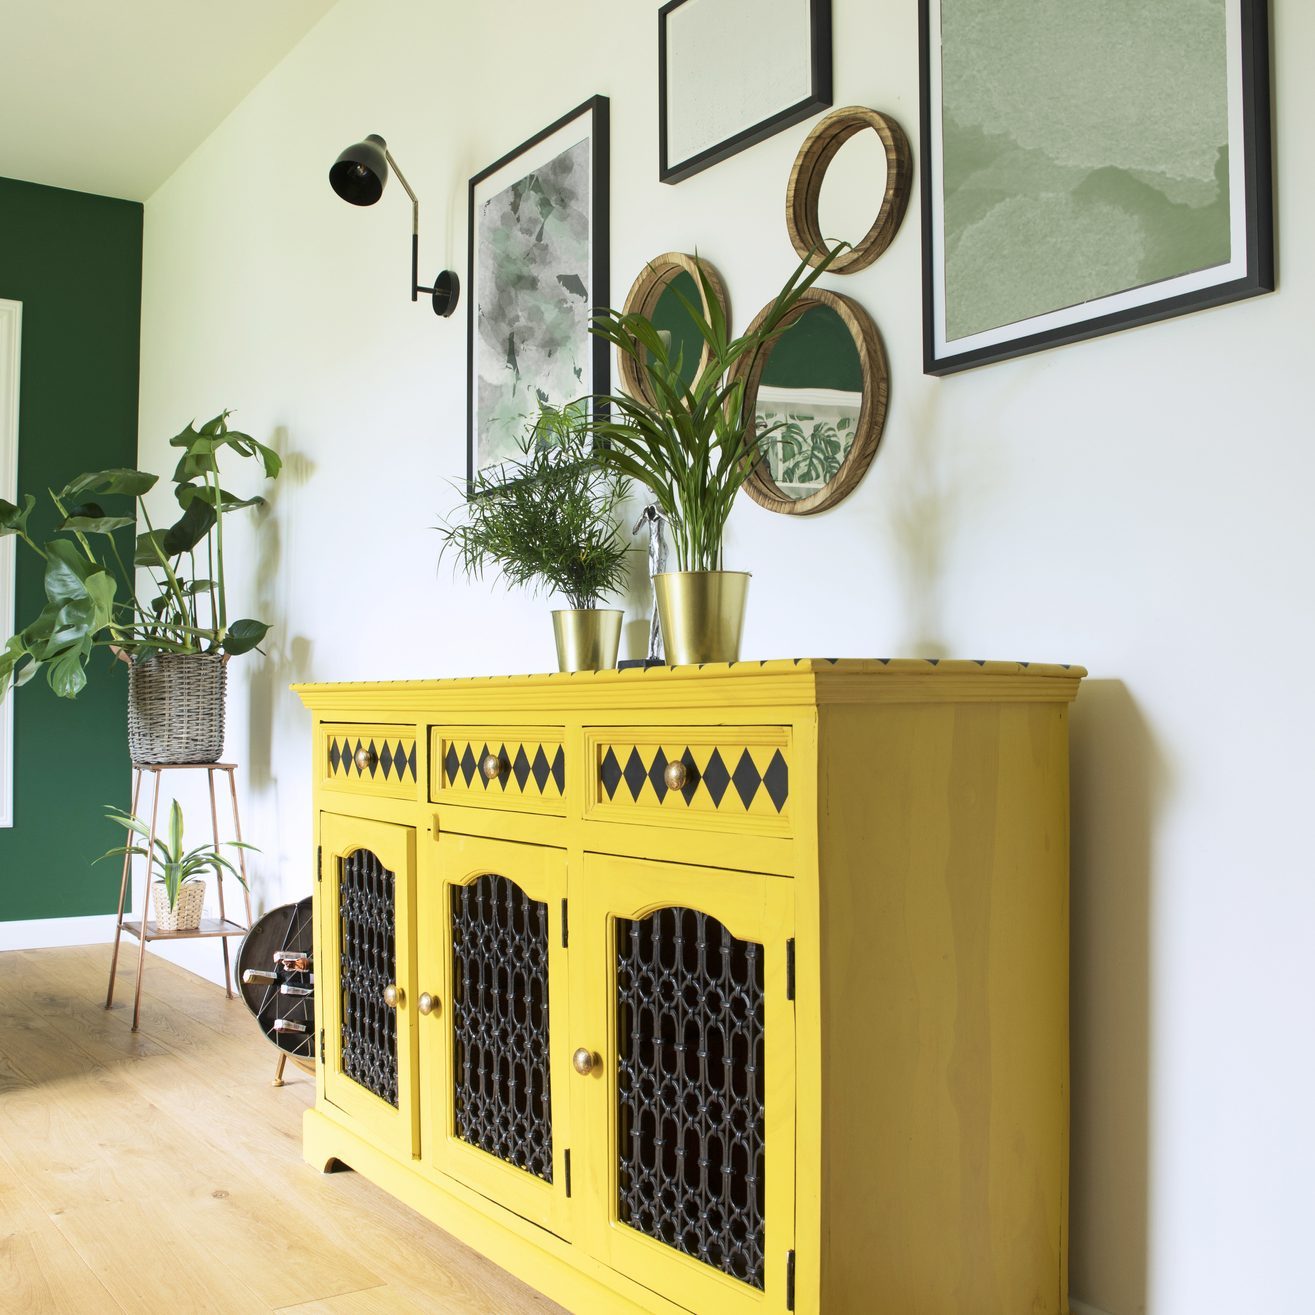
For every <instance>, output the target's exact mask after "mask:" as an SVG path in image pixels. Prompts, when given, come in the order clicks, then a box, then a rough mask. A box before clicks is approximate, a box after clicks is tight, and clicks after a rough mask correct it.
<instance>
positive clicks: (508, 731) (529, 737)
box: [429, 726, 566, 816]
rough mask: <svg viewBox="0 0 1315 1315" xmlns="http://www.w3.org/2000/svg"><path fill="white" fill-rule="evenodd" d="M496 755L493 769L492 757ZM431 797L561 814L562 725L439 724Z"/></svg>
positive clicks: (433, 736) (432, 747)
mask: <svg viewBox="0 0 1315 1315" xmlns="http://www.w3.org/2000/svg"><path fill="white" fill-rule="evenodd" d="M490 758H492V759H496V761H497V768H498V770H497V771H496V772H495V773H494V774H493V775H490V774H489V773H488V771H486V770H485V764H486V761H487V760H489V759H490ZM429 763H430V767H429V798H430V800H431V802H433V803H436V804H469V805H473V806H475V807H478V808H510V809H518V810H521V811H524V812H529V813H550V814H552V815H554V816H560V815H561V814H562V813H563V811H564V809H565V802H564V796H565V794H566V749H565V747H564V745H563V743H562V728H561V727H560V726H549V727H543V726H537V727H535V726H435V727H433V728H432V729H431V731H430V744H429Z"/></svg>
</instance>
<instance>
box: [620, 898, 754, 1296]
mask: <svg viewBox="0 0 1315 1315" xmlns="http://www.w3.org/2000/svg"><path fill="white" fill-rule="evenodd" d="M616 970H617V1030H618V1037H617V1107H618V1108H617V1115H618V1123H617V1126H618V1134H617V1157H618V1162H619V1170H620V1172H619V1176H618V1201H617V1216H618V1218H619V1219H620V1220H621V1221H622V1222H623V1223H626V1224H629V1225H630V1226H631V1227H632V1228H635V1229H638V1230H639V1231H640V1232H641V1233H646V1234H647V1235H648V1236H649V1237H653V1238H656V1239H657V1240H658V1241H659V1242H664V1243H666V1244H667V1245H668V1246H671V1247H675V1248H676V1249H677V1250H680V1251H683V1252H684V1253H685V1254H686V1255H689V1256H693V1257H695V1258H696V1259H698V1260H702V1261H703V1262H704V1263H706V1264H708V1265H712V1266H713V1267H714V1268H716V1269H719V1270H722V1271H723V1272H725V1273H727V1274H730V1275H732V1276H733V1277H734V1278H737V1279H741V1280H742V1281H743V1282H745V1283H749V1284H752V1285H753V1286H754V1287H756V1288H760V1289H761V1288H762V1287H763V1191H764V1177H763V1165H764V1119H763V1105H764V1101H763V1082H764V1076H765V1074H764V1068H763V1061H764V1035H763V1033H764V1027H763V1018H764V1011H763V948H762V946H761V945H757V944H755V943H754V942H752V941H741V940H737V939H736V938H735V937H734V936H732V935H731V934H730V932H728V931H727V930H726V928H725V927H723V926H722V925H721V923H720V922H718V921H717V920H716V919H715V918H712V917H709V916H708V915H707V914H704V913H699V912H697V911H696V910H694V909H684V908H667V909H659V910H658V911H657V912H656V913H654V914H652V915H651V916H649V917H647V918H644V919H642V920H640V921H634V922H632V921H630V920H629V919H626V918H618V919H617V922H616Z"/></svg>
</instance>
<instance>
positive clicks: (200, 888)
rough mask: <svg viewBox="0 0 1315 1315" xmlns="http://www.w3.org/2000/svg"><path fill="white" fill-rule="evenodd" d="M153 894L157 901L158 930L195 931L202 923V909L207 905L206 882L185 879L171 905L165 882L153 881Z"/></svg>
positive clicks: (156, 919)
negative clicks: (171, 905)
mask: <svg viewBox="0 0 1315 1315" xmlns="http://www.w3.org/2000/svg"><path fill="white" fill-rule="evenodd" d="M151 896H152V899H153V900H154V903H155V927H156V930H157V931H195V930H196V929H197V928H198V927H199V926H200V925H201V910H202V908H203V907H204V906H205V882H204V881H185V882H183V884H182V885H181V886H179V887H178V899H177V900H176V902H175V903H174V906H173V908H170V907H169V892H168V891H167V890H166V889H165V885H164V882H162V881H155V882H152V883H151Z"/></svg>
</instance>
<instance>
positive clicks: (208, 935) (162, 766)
mask: <svg viewBox="0 0 1315 1315" xmlns="http://www.w3.org/2000/svg"><path fill="white" fill-rule="evenodd" d="M165 772H205V773H206V776H207V783H208V784H209V787H210V825H211V828H212V831H213V834H214V842H215V848H216V849H218V848H219V845H220V840H219V803H218V800H217V798H216V795H215V773H216V772H222V773H224V775H226V776H227V777H228V797H229V800H230V802H231V804H232V812H233V839H234V840H239V841H240V840H241V839H242V821H241V819H240V817H239V816H238V809H237V777H236V773H237V764H236V763H133V765H132V773H133V776H132V812H133V815H134V816H135V815H136V814H137V807H138V804H139V803H140V802H141V794H142V782H143V780H144V779H145V777H146V776H147V774H148V773H149V774H150V775H152V776H154V778H155V781H154V789H153V791H152V797H151V836H150V841H149V843H148V844H147V847H146V848H147V853H148V855H149V857H148V858H147V860H146V880H145V884H144V886H143V894H142V916H141V917H140V918H137V919H129V918H126V917H125V916H124V913H125V911H126V909H127V905H128V902H129V890H130V887H131V883H132V855H131V854H125V855H124V856H123V879H122V881H121V882H120V883H119V913H118V918H117V920H116V924H115V928H114V954H113V956H112V957H111V959H110V984H109V989H108V990H107V991H106V993H105V1008H106V1009H110V1008H112V1007H113V1005H114V979H115V974H116V973H117V971H118V967H119V943H120V942H121V941H122V939H123V933H124V932H127V933H128V935H129V936H135V937H136V938H137V940H138V942H139V945H138V950H137V989H136V994H135V996H134V999H133V1005H132V1030H133V1031H134V1032H135V1031H137V1026H138V1023H139V1021H140V1018H141V1008H142V976H143V970H144V969H145V967H146V944H147V942H148V941H194V940H206V939H210V940H218V941H219V943H220V944H221V945H222V946H223V949H224V992H225V994H226V995H227V996H228V998H229V999H230V1000H231V999H232V998H233V970H232V966H231V964H230V961H229V953H228V942H229V939H230V938H231V937H234V936H245V935H246V934H247V932H248V931H249V930H250V928H251V891H250V890H249V889H248V886H247V861H246V850H244V849H239V850H238V851H237V854H238V857H237V865H238V871H239V872H241V874H242V900H243V904H244V906H245V909H246V915H247V916H246V924H245V925H243V924H241V923H237V922H233V921H232V920H231V919H230V918H229V917H228V915H227V913H226V912H225V910H224V878H223V874H222V873H219V872H216V874H215V886H216V888H217V891H218V894H219V917H218V918H202V919H201V925H200V926H199V927H195V928H192V929H191V930H189V931H161V930H160V929H159V928H158V927H157V926H156V924H155V923H153V922H151V921H150V920H149V918H148V917H147V913H148V911H149V909H150V903H151V874H152V872H153V870H154V867H155V838H156V835H157V828H158V823H159V818H160V777H161V776H163V775H164V773H165ZM143 929H145V930H144V932H143Z"/></svg>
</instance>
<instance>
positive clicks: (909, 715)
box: [297, 659, 1086, 1315]
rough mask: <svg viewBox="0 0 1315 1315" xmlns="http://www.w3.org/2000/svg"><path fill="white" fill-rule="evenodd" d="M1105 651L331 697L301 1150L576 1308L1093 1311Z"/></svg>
mask: <svg viewBox="0 0 1315 1315" xmlns="http://www.w3.org/2000/svg"><path fill="white" fill-rule="evenodd" d="M1085 674H1086V673H1085V672H1084V671H1083V670H1082V669H1081V668H1079V667H1071V668H1070V667H1055V666H1038V665H1031V666H1029V665H1027V664H1015V663H989V662H988V663H976V662H951V661H943V662H940V663H932V662H923V661H913V660H892V661H888V662H881V661H857V660H855V661H848V660H842V661H836V662H831V661H821V660H810V659H803V660H800V661H797V662H794V661H781V662H766V663H735V664H732V665H729V666H727V665H718V666H707V667H704V668H673V669H655V670H649V671H639V670H634V671H625V672H601V673H594V674H574V675H552V676H525V677H499V678H489V679H479V680H446V681H417V682H391V683H373V684H341V685H303V686H298V687H297V690H298V693H299V694H300V695H301V697H302V698H303V700H304V701H305V703H306V704H307V706H308V707H309V708H310V710H311V712H312V714H313V716H314V719H315V727H314V733H313V736H312V743H313V745H314V757H315V763H314V782H315V810H316V844H317V848H318V872H317V876H318V879H317V881H316V886H315V905H316V945H315V982H316V988H315V989H316V1017H317V1019H318V1020H319V1025H320V1027H321V1035H320V1038H319V1042H320V1045H319V1051H320V1061H321V1062H320V1064H319V1067H318V1072H317V1096H316V1103H315V1108H314V1109H313V1110H310V1111H308V1112H307V1115H306V1123H305V1139H304V1149H305V1155H306V1158H307V1159H308V1160H309V1161H310V1162H311V1163H312V1164H314V1165H316V1166H317V1167H320V1168H328V1167H330V1166H332V1165H333V1164H334V1163H338V1164H343V1165H347V1166H350V1167H351V1168H354V1169H356V1170H358V1171H360V1172H362V1173H363V1174H365V1175H366V1176H367V1177H369V1178H371V1179H372V1180H373V1181H375V1182H376V1183H378V1184H379V1185H380V1186H381V1187H382V1188H384V1189H385V1190H387V1191H389V1192H392V1193H393V1194H395V1195H396V1196H398V1197H400V1198H401V1199H403V1200H405V1201H407V1202H408V1203H410V1204H411V1205H413V1206H414V1207H415V1208H416V1209H418V1210H420V1211H421V1212H422V1213H423V1214H425V1215H426V1216H428V1217H429V1218H430V1219H432V1220H433V1221H434V1222H435V1223H437V1224H439V1225H440V1226H442V1227H443V1228H446V1229H447V1230H449V1231H450V1232H452V1233H454V1234H455V1235H457V1236H458V1237H461V1238H462V1239H463V1240H465V1241H467V1242H468V1243H470V1244H471V1245H473V1246H474V1247H476V1248H477V1249H479V1250H481V1251H483V1252H484V1253H485V1254H487V1255H489V1256H490V1257H491V1258H492V1259H494V1260H495V1261H497V1262H498V1263H499V1264H501V1265H503V1266H504V1267H506V1268H507V1269H509V1270H510V1271H512V1272H513V1273H515V1274H517V1275H518V1276H519V1277H521V1278H522V1279H524V1280H525V1281H526V1282H527V1283H530V1284H531V1285H533V1286H534V1287H536V1288H538V1289H539V1290H541V1291H542V1292H544V1293H545V1294H547V1295H548V1296H550V1297H552V1298H553V1299H554V1300H556V1301H558V1302H560V1303H561V1304H562V1305H564V1306H565V1307H567V1308H568V1309H570V1310H572V1311H577V1312H591V1313H597V1315H626V1313H627V1312H646V1313H647V1315H677V1313H678V1312H681V1311H692V1312H698V1313H700V1315H782V1313H783V1312H786V1311H799V1312H810V1313H811V1315H851V1313H852V1315H1023V1312H1027V1313H1028V1315H1065V1313H1066V1312H1067V1311H1068V1301H1067V1245H1068V1244H1067V1222H1068V1221H1067V1214H1068V705H1069V703H1070V702H1071V701H1072V699H1073V698H1074V697H1075V695H1076V693H1077V688H1078V684H1079V681H1080V679H1081V677H1082V676H1084V675H1085Z"/></svg>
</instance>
